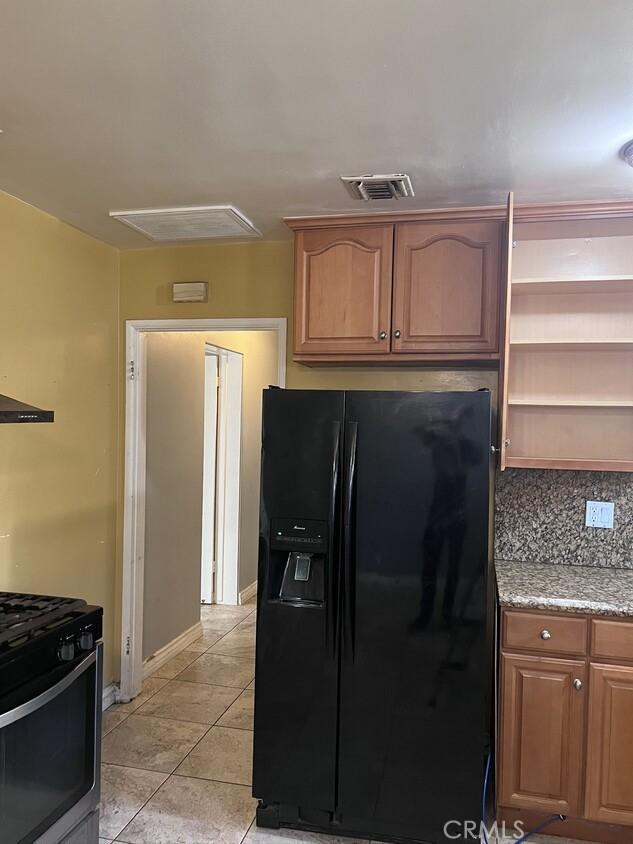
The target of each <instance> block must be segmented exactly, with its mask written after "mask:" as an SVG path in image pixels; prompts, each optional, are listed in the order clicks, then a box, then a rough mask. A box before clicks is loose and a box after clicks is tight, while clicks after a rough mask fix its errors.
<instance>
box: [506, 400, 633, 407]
mask: <svg viewBox="0 0 633 844" xmlns="http://www.w3.org/2000/svg"><path fill="white" fill-rule="evenodd" d="M508 404H509V405H510V406H511V407H633V400H630V401H629V400H623V399H613V400H611V399H550V398H542V399H527V398H524V399H513V398H511V399H509V400H508Z"/></svg>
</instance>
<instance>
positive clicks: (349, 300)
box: [295, 225, 393, 355]
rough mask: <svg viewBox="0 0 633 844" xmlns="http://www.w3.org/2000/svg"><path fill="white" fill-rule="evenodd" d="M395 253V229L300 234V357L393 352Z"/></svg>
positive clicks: (297, 307)
mask: <svg viewBox="0 0 633 844" xmlns="http://www.w3.org/2000/svg"><path fill="white" fill-rule="evenodd" d="M392 251H393V226H392V225H379V226H350V227H349V228H348V227H343V228H341V227H339V228H332V229H315V230H305V231H299V232H298V233H297V236H296V243H295V354H298V355H302V354H323V355H328V354H329V355H336V354H345V355H347V354H363V355H366V354H384V353H388V352H389V342H390V332H391V265H392Z"/></svg>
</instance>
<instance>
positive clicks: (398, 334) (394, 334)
mask: <svg viewBox="0 0 633 844" xmlns="http://www.w3.org/2000/svg"><path fill="white" fill-rule="evenodd" d="M393 336H394V337H395V338H396V339H398V337H399V336H400V332H399V331H398V329H397V328H396V330H395V331H394V332H393Z"/></svg>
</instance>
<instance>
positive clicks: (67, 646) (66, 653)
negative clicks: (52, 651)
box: [57, 636, 75, 662]
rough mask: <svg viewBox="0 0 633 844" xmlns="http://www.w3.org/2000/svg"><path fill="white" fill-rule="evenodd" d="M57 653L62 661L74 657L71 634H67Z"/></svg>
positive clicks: (70, 659) (67, 660)
mask: <svg viewBox="0 0 633 844" xmlns="http://www.w3.org/2000/svg"><path fill="white" fill-rule="evenodd" d="M57 653H58V655H59V658H60V660H61V661H62V662H72V661H73V659H74V658H75V642H74V641H73V638H72V636H69V637H68V638H67V639H64V640H63V641H62V643H61V645H60V646H59V650H58V652H57Z"/></svg>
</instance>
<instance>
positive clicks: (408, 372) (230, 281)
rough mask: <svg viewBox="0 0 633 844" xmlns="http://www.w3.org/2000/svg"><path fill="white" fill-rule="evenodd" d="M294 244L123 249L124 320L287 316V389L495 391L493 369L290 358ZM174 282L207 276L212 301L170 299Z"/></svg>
mask: <svg viewBox="0 0 633 844" xmlns="http://www.w3.org/2000/svg"><path fill="white" fill-rule="evenodd" d="M292 256H293V244H292V241H283V242H282V241H279V242H261V241H260V242H258V243H237V244H228V245H214V246H178V247H171V248H160V249H137V250H132V251H127V252H122V253H121V319H122V320H126V319H176V318H181V319H202V318H205V317H206V318H216V319H219V318H228V317H286V318H287V319H288V368H287V386H288V387H303V388H306V389H312V388H315V389H325V388H332V389H346V388H350V389H367V390H388V389H402V390H416V389H418V390H419V389H436V388H437V389H450V388H453V389H457V390H459V389H472V388H473V386H476V387H477V386H482V387H489V388H490V389H494V390H496V384H497V375H496V373H495V372H486V371H482V370H480V371H465V370H459V369H456V370H452V371H446V370H433V369H423V368H416V367H411V366H409V367H400V368H394V367H385V368H374V367H371V368H368V367H336V368H332V367H307V366H302V365H301V364H295V363H293V361H292V331H293V326H292V300H293V290H292V274H293V260H292ZM174 281H208V282H209V301H208V302H206V303H204V304H192V303H187V304H177V305H175V304H174V303H173V302H172V301H171V283H172V282H174Z"/></svg>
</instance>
